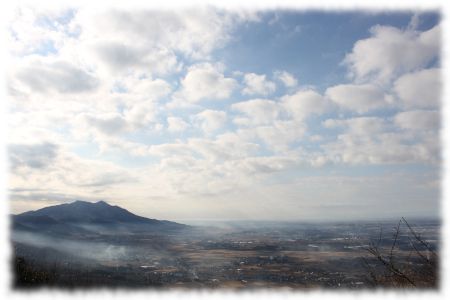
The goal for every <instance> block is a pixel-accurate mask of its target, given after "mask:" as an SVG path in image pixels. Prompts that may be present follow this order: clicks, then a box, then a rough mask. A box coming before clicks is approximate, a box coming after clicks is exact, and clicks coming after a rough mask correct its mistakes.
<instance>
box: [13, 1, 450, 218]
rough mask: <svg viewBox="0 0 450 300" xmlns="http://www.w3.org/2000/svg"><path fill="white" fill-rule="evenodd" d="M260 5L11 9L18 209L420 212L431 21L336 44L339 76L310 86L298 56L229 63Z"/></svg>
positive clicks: (434, 82)
mask: <svg viewBox="0 0 450 300" xmlns="http://www.w3.org/2000/svg"><path fill="white" fill-rule="evenodd" d="M264 14H270V13H263V12H254V13H250V12H239V11H223V10H218V9H214V8H202V9H192V10H177V11H173V12H169V11H126V10H101V11H95V12H94V11H90V10H87V9H85V10H84V9H79V10H53V11H48V10H37V9H32V8H21V9H18V10H17V13H16V14H15V16H14V20H13V21H12V22H11V25H10V35H11V36H10V37H9V40H8V41H9V44H8V49H9V50H10V53H11V57H12V61H11V62H10V64H9V66H10V67H9V70H8V80H7V82H8V91H9V100H10V101H9V112H10V113H9V124H10V137H9V146H8V147H9V148H8V152H9V162H10V170H11V181H10V186H9V188H10V196H11V201H12V204H13V208H14V210H15V211H21V210H24V209H26V208H27V207H28V206H27V203H32V205H33V206H34V207H38V206H39V205H40V204H39V203H46V204H48V203H56V202H66V201H70V200H71V199H75V198H83V199H105V200H108V201H111V202H113V203H117V204H120V205H123V206H125V207H127V208H130V209H135V210H136V211H137V212H142V213H141V214H143V215H148V216H151V217H159V218H166V219H167V218H206V217H208V216H213V217H218V218H219V217H220V218H249V217H251V214H250V213H245V212H246V211H247V212H248V211H250V210H252V209H254V210H255V212H256V213H260V214H261V218H266V219H271V218H273V219H296V218H297V216H302V217H303V218H308V216H309V218H312V219H313V218H320V217H321V215H323V214H322V213H321V211H320V208H323V210H324V212H326V213H325V215H326V216H329V217H330V218H332V217H336V218H338V217H343V216H345V213H344V211H345V210H346V209H349V210H352V211H353V210H355V211H357V210H359V211H360V215H361V216H368V215H369V214H370V212H371V211H373V209H375V208H376V207H377V204H376V201H377V200H376V196H379V197H378V199H379V201H380V203H381V204H380V205H388V204H389V203H395V205H396V209H398V210H399V211H400V208H401V201H403V200H402V199H404V201H411V202H410V204H411V205H410V207H411V210H410V211H407V212H405V214H404V215H407V214H408V213H410V214H412V215H413V214H414V213H415V214H420V211H421V209H424V208H425V207H427V204H426V198H427V197H428V198H430V199H435V198H436V197H437V196H436V194H438V193H437V189H438V188H437V184H436V182H437V181H438V177H439V175H438V170H439V164H440V143H439V126H440V103H441V102H440V94H441V86H442V82H441V75H440V73H441V70H440V65H439V63H440V62H439V61H440V52H439V49H440V31H441V29H440V25H439V24H438V23H437V24H435V25H434V26H432V27H431V28H427V29H418V25H417V24H415V23H414V22H411V23H410V24H409V25H408V26H407V27H405V28H398V27H394V26H388V25H379V24H373V25H371V26H370V29H368V31H367V34H366V36H368V37H366V38H363V39H359V40H358V39H355V40H354V43H353V45H352V47H350V48H349V52H348V53H345V54H344V55H342V57H341V58H340V61H341V64H340V66H341V67H344V68H345V72H346V74H347V77H346V76H342V78H340V80H339V81H338V82H334V83H332V84H326V83H324V84H325V86H323V85H322V86H318V85H313V84H307V82H308V74H307V73H306V72H304V73H301V72H302V70H300V71H299V72H300V73H298V72H297V71H296V70H294V69H289V70H288V69H286V70H285V69H283V68H282V67H280V66H276V67H271V68H268V67H267V68H263V67H264V66H266V64H267V63H268V62H264V61H261V62H259V63H260V65H261V66H263V67H259V65H258V66H255V65H252V64H249V65H248V66H247V65H246V67H245V68H244V67H242V69H236V68H237V67H236V66H235V65H234V67H233V64H231V63H230V64H227V62H229V61H230V60H231V58H230V57H233V55H234V56H239V55H244V54H245V53H246V52H245V51H243V52H242V53H234V52H233V51H231V50H230V49H233V47H234V46H233V45H236V43H241V44H239V45H241V48H239V49H245V47H243V46H242V45H244V46H245V45H246V43H250V42H248V41H247V40H246V39H245V38H243V36H241V34H242V31H243V30H244V29H245V28H266V27H267V28H268V26H275V25H274V24H272V25H271V24H268V23H267V20H269V19H270V18H267V16H266V15H264ZM325 15H326V14H325ZM286 20H287V19H286ZM299 20H300V19H299ZM279 22H281V21H279ZM286 22H287V21H286ZM264 26H266V27H264ZM271 28H274V27H271ZM302 28H303V27H302ZM305 28H307V27H305ZM248 30H250V29H248ZM252 30H255V29H252ZM305 30H306V29H305ZM255 32H256V31H255ZM261 32H263V31H261ZM265 34H267V35H268V37H271V36H270V35H271V34H273V33H271V32H269V31H267V32H266V33H265ZM277 34H278V35H277ZM277 34H273V35H274V36H276V37H277V38H278V39H281V37H282V36H283V34H284V31H282V29H280V32H278V33H277ZM286 39H287V41H289V43H292V44H299V43H301V42H303V40H302V37H301V35H299V36H298V37H297V35H295V37H294V36H293V35H289V36H288V37H287V38H286ZM289 39H293V40H289ZM296 39H298V40H296ZM233 43H234V44H233ZM280 43H281V40H280ZM286 43H287V42H286ZM230 45H231V46H230ZM267 47H273V48H274V49H278V48H277V47H279V45H267ZM227 51H228V52H229V53H230V54H228V56H227V55H225V54H224V53H228V52H227ZM246 55H249V54H248V53H247V54H246ZM323 55H325V54H323ZM238 58H239V59H241V58H240V57H238ZM247 58H248V59H250V57H247ZM278 59H280V58H278ZM244 60H245V59H244ZM280 61H281V60H280ZM272 63H273V64H275V65H276V64H277V63H278V60H277V59H275V58H274V61H273V62H272ZM280 65H282V64H281V62H280ZM284 66H286V65H284ZM251 67H253V68H254V70H252V69H251ZM334 67H336V66H333V68H334ZM267 70H269V71H267ZM299 74H300V75H301V76H299ZM344 75H345V74H344ZM303 82H305V84H304V83H303ZM324 82H325V81H324ZM414 168H418V169H420V170H422V171H423V172H413V173H408V172H409V171H410V170H411V169H414ZM373 172H375V173H376V175H373ZM386 178H389V180H391V181H387V179H386ZM395 183H398V184H397V185H396V184H395ZM411 186H414V188H412V190H408V188H407V187H411ZM331 190H333V192H330V191H331ZM380 190H384V191H385V192H381V191H380ZM374 192H377V193H378V194H373V193H374ZM392 195H396V196H395V197H396V198H395V199H391V198H390V197H393V196H392ZM408 197H409V198H411V199H412V200H406V199H409V198H408ZM433 197H434V198H433ZM39 201H40V202H39ZM277 201H278V202H277ZM430 201H431V202H433V201H434V202H433V203H435V202H436V203H437V200H436V201H435V200H430ZM275 203H278V204H276V209H270V207H273V205H275ZM433 205H434V206H433ZM433 205H432V207H434V208H436V207H437V204H433ZM332 207H337V209H335V210H334V212H333V209H332ZM429 211H431V212H433V209H430V210H429ZM308 212H309V215H308Z"/></svg>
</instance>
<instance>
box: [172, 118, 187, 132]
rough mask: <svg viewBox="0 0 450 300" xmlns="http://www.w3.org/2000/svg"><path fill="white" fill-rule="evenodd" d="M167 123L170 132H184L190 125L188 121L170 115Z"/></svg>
mask: <svg viewBox="0 0 450 300" xmlns="http://www.w3.org/2000/svg"><path fill="white" fill-rule="evenodd" d="M167 124H168V128H167V130H169V131H170V132H183V131H185V130H186V129H187V128H188V127H189V124H188V123H186V122H185V121H184V120H183V119H181V118H177V117H168V118H167Z"/></svg>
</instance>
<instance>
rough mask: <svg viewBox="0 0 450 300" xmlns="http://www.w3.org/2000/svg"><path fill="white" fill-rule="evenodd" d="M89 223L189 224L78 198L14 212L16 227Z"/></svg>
mask: <svg viewBox="0 0 450 300" xmlns="http://www.w3.org/2000/svg"><path fill="white" fill-rule="evenodd" d="M89 226H95V228H102V229H103V230H116V229H120V228H122V229H123V228H126V229H127V230H131V231H136V230H150V229H158V230H171V229H182V228H185V227H187V226H186V225H183V224H179V223H175V222H171V221H165V220H156V219H149V218H145V217H141V216H138V215H135V214H133V213H131V212H129V211H128V210H126V209H123V208H121V207H119V206H112V205H109V204H108V203H106V202H105V201H98V202H96V203H91V202H86V201H75V202H72V203H68V204H60V205H55V206H49V207H45V208H42V209H39V210H35V211H28V212H25V213H22V214H18V215H14V216H13V227H14V229H19V230H28V231H36V230H39V229H42V230H45V231H49V230H50V231H53V232H54V233H57V232H65V233H71V232H74V231H80V232H83V233H85V232H86V231H88V230H89Z"/></svg>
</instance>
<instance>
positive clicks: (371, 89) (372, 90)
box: [325, 84, 392, 113]
mask: <svg viewBox="0 0 450 300" xmlns="http://www.w3.org/2000/svg"><path fill="white" fill-rule="evenodd" d="M325 93H326V96H327V97H328V98H329V99H330V100H331V101H333V102H334V103H336V104H337V105H338V106H339V107H342V108H343V109H346V110H350V111H355V112H357V113H366V112H368V111H371V110H375V109H379V108H383V107H385V106H386V105H387V104H389V103H390V102H392V98H391V96H389V95H386V94H385V93H384V91H383V90H381V89H379V88H378V87H376V86H374V85H370V84H363V85H355V84H341V85H336V86H333V87H330V88H328V89H327V90H326V92H325Z"/></svg>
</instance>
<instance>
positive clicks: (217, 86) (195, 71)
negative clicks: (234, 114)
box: [177, 63, 237, 103]
mask: <svg viewBox="0 0 450 300" xmlns="http://www.w3.org/2000/svg"><path fill="white" fill-rule="evenodd" d="M222 69H223V67H222V66H220V65H213V64H210V63H203V64H197V65H193V66H191V67H189V69H188V72H187V74H186V76H185V77H184V78H183V79H182V80H181V84H182V90H181V92H180V93H179V94H178V95H177V96H178V97H180V98H182V99H183V98H184V99H186V100H187V101H190V102H194V103H195V102H199V101H202V100H215V99H226V98H229V97H230V96H231V93H232V92H233V90H234V89H236V87H237V82H236V80H234V79H233V78H227V77H225V76H224V75H223V73H222Z"/></svg>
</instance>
